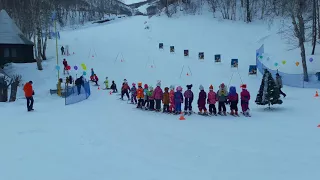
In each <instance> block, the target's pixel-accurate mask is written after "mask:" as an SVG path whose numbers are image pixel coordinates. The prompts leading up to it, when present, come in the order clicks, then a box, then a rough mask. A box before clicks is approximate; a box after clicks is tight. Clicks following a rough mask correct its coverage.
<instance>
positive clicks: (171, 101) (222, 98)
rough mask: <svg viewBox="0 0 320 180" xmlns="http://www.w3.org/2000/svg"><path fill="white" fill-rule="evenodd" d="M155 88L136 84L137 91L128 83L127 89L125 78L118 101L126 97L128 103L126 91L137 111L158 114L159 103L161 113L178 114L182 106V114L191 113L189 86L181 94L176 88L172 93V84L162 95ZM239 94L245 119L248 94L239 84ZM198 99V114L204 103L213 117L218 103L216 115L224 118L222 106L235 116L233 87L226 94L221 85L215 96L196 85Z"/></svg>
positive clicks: (191, 97)
mask: <svg viewBox="0 0 320 180" xmlns="http://www.w3.org/2000/svg"><path fill="white" fill-rule="evenodd" d="M156 86H157V87H156V88H155V89H153V87H152V86H148V84H145V85H144V87H142V83H141V82H139V83H138V88H136V84H135V83H132V88H130V87H129V85H128V83H127V81H126V79H125V80H124V83H123V84H122V88H121V99H122V100H123V96H124V95H126V96H127V98H128V100H129V92H130V93H131V103H132V104H137V108H144V109H146V110H151V111H153V110H155V111H158V112H160V111H161V102H162V103H163V112H165V113H175V114H180V113H181V104H182V103H185V106H184V113H185V114H191V113H192V102H193V100H194V95H193V92H192V90H191V88H192V84H190V85H187V90H186V91H185V92H184V93H183V94H182V87H181V86H178V87H177V88H176V91H174V89H175V87H174V86H173V85H171V86H170V88H168V87H165V88H164V92H163V91H162V89H161V82H160V81H158V82H157V85H156ZM241 88H242V92H241V94H240V99H241V107H242V112H243V114H244V115H246V116H249V100H250V93H249V92H248V91H247V87H246V85H245V84H243V85H241ZM199 90H200V92H199V97H198V101H197V104H198V108H199V114H201V115H208V112H207V108H206V104H209V114H210V115H217V110H216V106H215V104H216V103H217V102H218V114H219V115H226V114H227V113H226V104H229V105H230V110H231V112H230V114H231V115H236V116H238V103H239V96H238V93H237V91H236V88H235V87H234V86H231V87H230V89H229V92H228V90H227V87H226V86H225V84H224V83H222V84H221V85H220V86H219V90H218V91H217V93H215V92H214V91H213V86H212V85H211V86H210V87H209V93H208V94H207V93H206V92H205V91H204V87H203V86H202V85H200V87H199Z"/></svg>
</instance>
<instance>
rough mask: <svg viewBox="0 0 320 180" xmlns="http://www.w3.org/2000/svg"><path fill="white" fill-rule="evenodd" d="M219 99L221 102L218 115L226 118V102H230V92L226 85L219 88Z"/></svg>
mask: <svg viewBox="0 0 320 180" xmlns="http://www.w3.org/2000/svg"><path fill="white" fill-rule="evenodd" d="M217 99H218V102H219V105H218V110H219V112H218V114H219V115H224V116H226V115H227V109H226V102H227V100H228V90H227V87H226V86H225V85H224V83H222V84H220V86H219V90H218V92H217ZM222 113H223V114H222Z"/></svg>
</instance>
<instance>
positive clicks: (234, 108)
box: [228, 86, 239, 116]
mask: <svg viewBox="0 0 320 180" xmlns="http://www.w3.org/2000/svg"><path fill="white" fill-rule="evenodd" d="M238 102H239V96H238V93H237V90H236V87H234V86H231V87H230V89H229V94H228V104H230V111H231V112H230V115H233V116H234V115H235V116H239V114H238Z"/></svg>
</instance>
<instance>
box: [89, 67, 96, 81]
mask: <svg viewBox="0 0 320 180" xmlns="http://www.w3.org/2000/svg"><path fill="white" fill-rule="evenodd" d="M94 74H95V73H94V71H93V68H91V76H90V80H91V81H93V80H94Z"/></svg>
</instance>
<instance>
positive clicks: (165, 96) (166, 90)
mask: <svg viewBox="0 0 320 180" xmlns="http://www.w3.org/2000/svg"><path fill="white" fill-rule="evenodd" d="M162 103H163V112H166V113H168V112H169V103H170V98H169V88H168V87H165V88H164V93H163V98H162Z"/></svg>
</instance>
